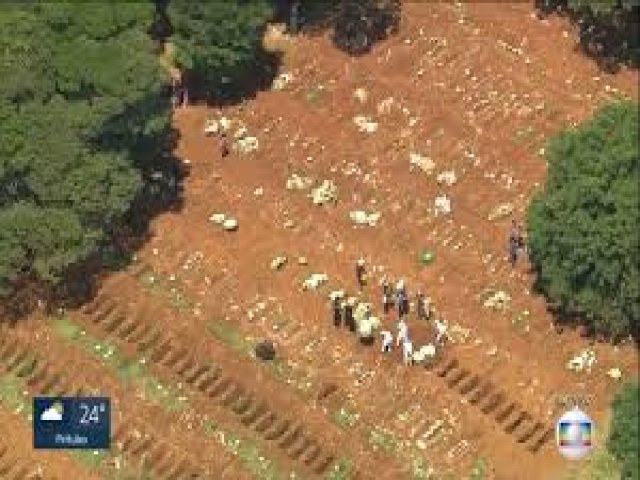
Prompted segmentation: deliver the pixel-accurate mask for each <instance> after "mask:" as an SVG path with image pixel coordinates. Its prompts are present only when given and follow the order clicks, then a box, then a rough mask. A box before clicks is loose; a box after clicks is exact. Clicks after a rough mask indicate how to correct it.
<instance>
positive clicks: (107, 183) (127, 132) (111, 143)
mask: <svg viewBox="0 0 640 480" xmlns="http://www.w3.org/2000/svg"><path fill="white" fill-rule="evenodd" d="M153 13H154V6H153V4H151V3H132V4H121V3H100V4H96V3H91V4H84V3H58V2H54V3H39V4H13V6H12V4H6V5H3V6H0V78H2V81H1V82H0V288H2V290H4V291H5V292H6V291H7V290H8V288H9V287H10V286H11V285H12V284H13V283H14V282H15V281H16V280H17V279H18V278H19V277H25V276H26V277H31V278H33V279H35V280H38V281H44V282H48V283H51V284H55V283H56V282H57V281H58V280H59V279H60V277H61V275H62V273H63V272H64V271H65V270H66V269H67V268H68V267H69V266H71V265H74V264H77V263H78V262H81V261H83V260H85V259H87V258H88V257H89V256H91V255H92V254H94V253H96V252H98V251H99V250H100V248H101V246H103V245H104V244H106V243H108V241H109V238H110V236H111V235H112V234H113V232H114V231H115V230H116V229H117V228H118V226H119V225H120V224H121V223H122V222H123V220H124V217H125V215H126V213H127V211H128V210H129V209H130V207H131V205H132V203H133V202H134V201H135V199H136V198H137V197H138V195H140V193H141V192H142V188H143V185H144V177H145V173H144V172H145V169H148V168H149V166H150V164H152V163H153V162H154V161H155V160H154V159H155V157H156V155H157V154H158V152H159V151H161V150H162V149H163V148H165V147H166V135H167V132H168V130H169V128H170V104H169V101H168V99H167V95H166V92H165V88H166V83H167V82H166V78H165V77H166V75H165V74H164V72H162V70H161V69H160V67H159V65H158V61H157V55H156V52H155V47H154V44H153V41H152V40H151V39H150V38H149V35H148V34H147V30H148V28H149V26H150V25H151V22H152V20H153Z"/></svg>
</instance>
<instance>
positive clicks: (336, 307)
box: [331, 296, 343, 328]
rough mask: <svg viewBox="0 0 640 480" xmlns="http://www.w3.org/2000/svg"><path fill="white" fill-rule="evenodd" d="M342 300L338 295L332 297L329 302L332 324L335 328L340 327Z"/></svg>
mask: <svg viewBox="0 0 640 480" xmlns="http://www.w3.org/2000/svg"><path fill="white" fill-rule="evenodd" d="M342 303H343V301H342V299H341V298H340V297H339V296H335V297H333V300H332V302H331V304H332V308H333V325H334V326H335V327H336V328H340V327H341V326H342V307H343V305H342Z"/></svg>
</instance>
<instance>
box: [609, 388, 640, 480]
mask: <svg viewBox="0 0 640 480" xmlns="http://www.w3.org/2000/svg"><path fill="white" fill-rule="evenodd" d="M639 395H640V389H639V388H638V384H637V383H633V384H627V385H625V386H624V387H623V388H622V390H621V391H620V392H619V393H618V395H617V396H616V398H615V400H614V401H613V419H612V421H611V433H610V435H609V441H608V448H609V451H610V452H611V453H612V454H613V455H615V457H616V458H617V459H618V461H619V462H620V464H621V467H622V478H623V480H638V479H639V478H640V456H639V452H640V416H639V415H638V412H639V410H640V402H639V401H638V396H639Z"/></svg>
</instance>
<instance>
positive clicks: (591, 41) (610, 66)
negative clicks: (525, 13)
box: [535, 0, 640, 73]
mask: <svg viewBox="0 0 640 480" xmlns="http://www.w3.org/2000/svg"><path fill="white" fill-rule="evenodd" d="M535 5H536V8H537V9H538V11H539V13H540V14H549V13H551V12H553V11H557V12H560V13H562V14H563V15H567V16H568V17H569V18H570V19H571V20H572V21H573V22H574V23H575V24H576V25H577V27H578V32H579V45H580V48H581V49H582V51H583V52H584V53H586V54H587V55H589V56H590V57H592V58H594V59H595V60H596V61H597V62H598V64H599V65H600V67H601V68H602V69H604V70H605V71H608V72H610V73H613V72H615V71H616V70H618V69H619V67H620V64H627V65H629V66H632V67H636V68H637V67H638V64H639V62H640V0H535Z"/></svg>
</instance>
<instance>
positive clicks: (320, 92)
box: [305, 86, 325, 105]
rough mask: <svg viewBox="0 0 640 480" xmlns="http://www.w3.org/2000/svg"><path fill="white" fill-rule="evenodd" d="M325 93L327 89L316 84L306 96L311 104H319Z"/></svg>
mask: <svg viewBox="0 0 640 480" xmlns="http://www.w3.org/2000/svg"><path fill="white" fill-rule="evenodd" d="M324 95H325V89H324V88H323V87H322V86H316V87H314V88H312V89H311V90H309V91H308V92H307V93H306V95H305V98H306V100H307V102H309V103H310V104H311V105H317V104H318V103H320V102H321V101H322V99H323V98H324Z"/></svg>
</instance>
